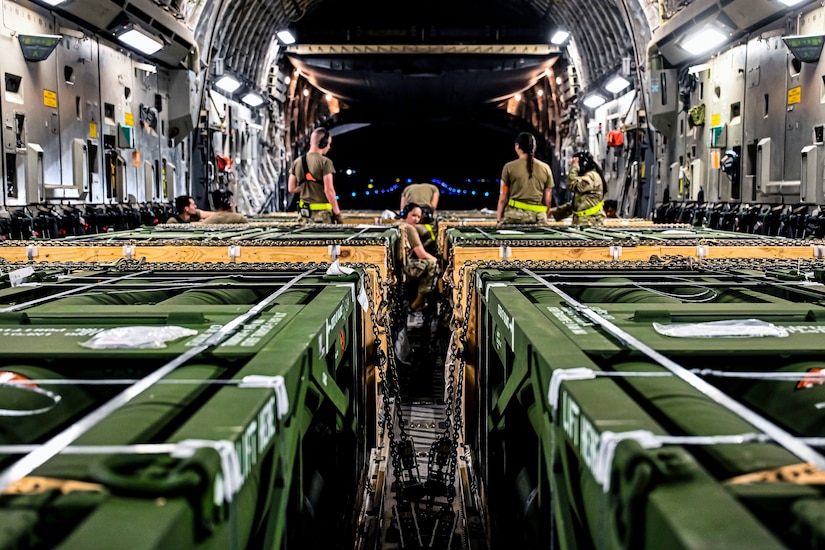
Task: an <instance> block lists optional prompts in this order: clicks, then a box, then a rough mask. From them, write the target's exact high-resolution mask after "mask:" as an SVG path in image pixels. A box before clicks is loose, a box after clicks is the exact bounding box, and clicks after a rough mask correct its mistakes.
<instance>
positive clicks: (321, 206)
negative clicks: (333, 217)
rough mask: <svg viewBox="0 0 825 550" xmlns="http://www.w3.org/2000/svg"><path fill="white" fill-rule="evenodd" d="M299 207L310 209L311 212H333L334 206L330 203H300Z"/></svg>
mask: <svg viewBox="0 0 825 550" xmlns="http://www.w3.org/2000/svg"><path fill="white" fill-rule="evenodd" d="M298 207H299V208H309V209H310V210H332V205H331V204H330V203H328V202H315V203H308V202H304V201H299V202H298Z"/></svg>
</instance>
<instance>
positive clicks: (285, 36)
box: [277, 31, 295, 45]
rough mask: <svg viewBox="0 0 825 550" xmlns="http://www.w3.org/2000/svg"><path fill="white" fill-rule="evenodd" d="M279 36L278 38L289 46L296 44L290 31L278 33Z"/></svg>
mask: <svg viewBox="0 0 825 550" xmlns="http://www.w3.org/2000/svg"><path fill="white" fill-rule="evenodd" d="M277 36H278V40H280V41H281V42H283V43H284V44H287V45H289V44H294V43H295V37H294V36H293V35H292V33H291V32H289V31H278V34H277Z"/></svg>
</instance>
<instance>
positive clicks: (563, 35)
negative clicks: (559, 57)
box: [550, 31, 570, 46]
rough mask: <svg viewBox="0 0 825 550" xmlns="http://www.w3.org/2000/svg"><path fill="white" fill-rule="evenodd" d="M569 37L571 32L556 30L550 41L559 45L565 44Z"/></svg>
mask: <svg viewBox="0 0 825 550" xmlns="http://www.w3.org/2000/svg"><path fill="white" fill-rule="evenodd" d="M569 37H570V33H569V32H567V31H556V33H555V34H554V35H553V38H551V39H550V42H552V43H553V44H555V45H557V46H558V45H561V44H563V43H564V41H565V40H567V39H568V38H569Z"/></svg>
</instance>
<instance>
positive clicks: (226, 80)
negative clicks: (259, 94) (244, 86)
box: [215, 75, 241, 94]
mask: <svg viewBox="0 0 825 550" xmlns="http://www.w3.org/2000/svg"><path fill="white" fill-rule="evenodd" d="M215 87H217V88H220V89H221V90H223V91H224V92H228V93H230V94H231V93H232V92H234V91H235V90H237V89H238V88H240V87H241V83H240V82H238V81H237V80H235V79H234V78H232V77H231V76H229V75H224V76H222V77H220V78H219V79H218V80H216V81H215Z"/></svg>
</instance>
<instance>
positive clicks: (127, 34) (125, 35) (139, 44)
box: [117, 27, 163, 55]
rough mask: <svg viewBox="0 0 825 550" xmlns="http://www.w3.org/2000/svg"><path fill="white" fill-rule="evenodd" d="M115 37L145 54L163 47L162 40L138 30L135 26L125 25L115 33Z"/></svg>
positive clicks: (150, 53)
mask: <svg viewBox="0 0 825 550" xmlns="http://www.w3.org/2000/svg"><path fill="white" fill-rule="evenodd" d="M117 39H118V40H120V41H121V42H123V43H124V44H126V45H127V46H129V47H130V48H134V49H136V50H138V51H139V52H142V53H145V54H146V55H152V54H153V53H155V52H156V51H158V50H159V49H161V48H162V47H163V42H161V41H160V40H158V39H157V38H155V37H153V36H149V35H148V34H145V33H143V32H141V31H139V30H138V29H137V27H127V28H126V29H125V30H124V31H123V32H121V33H120V34H118V35H117Z"/></svg>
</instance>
